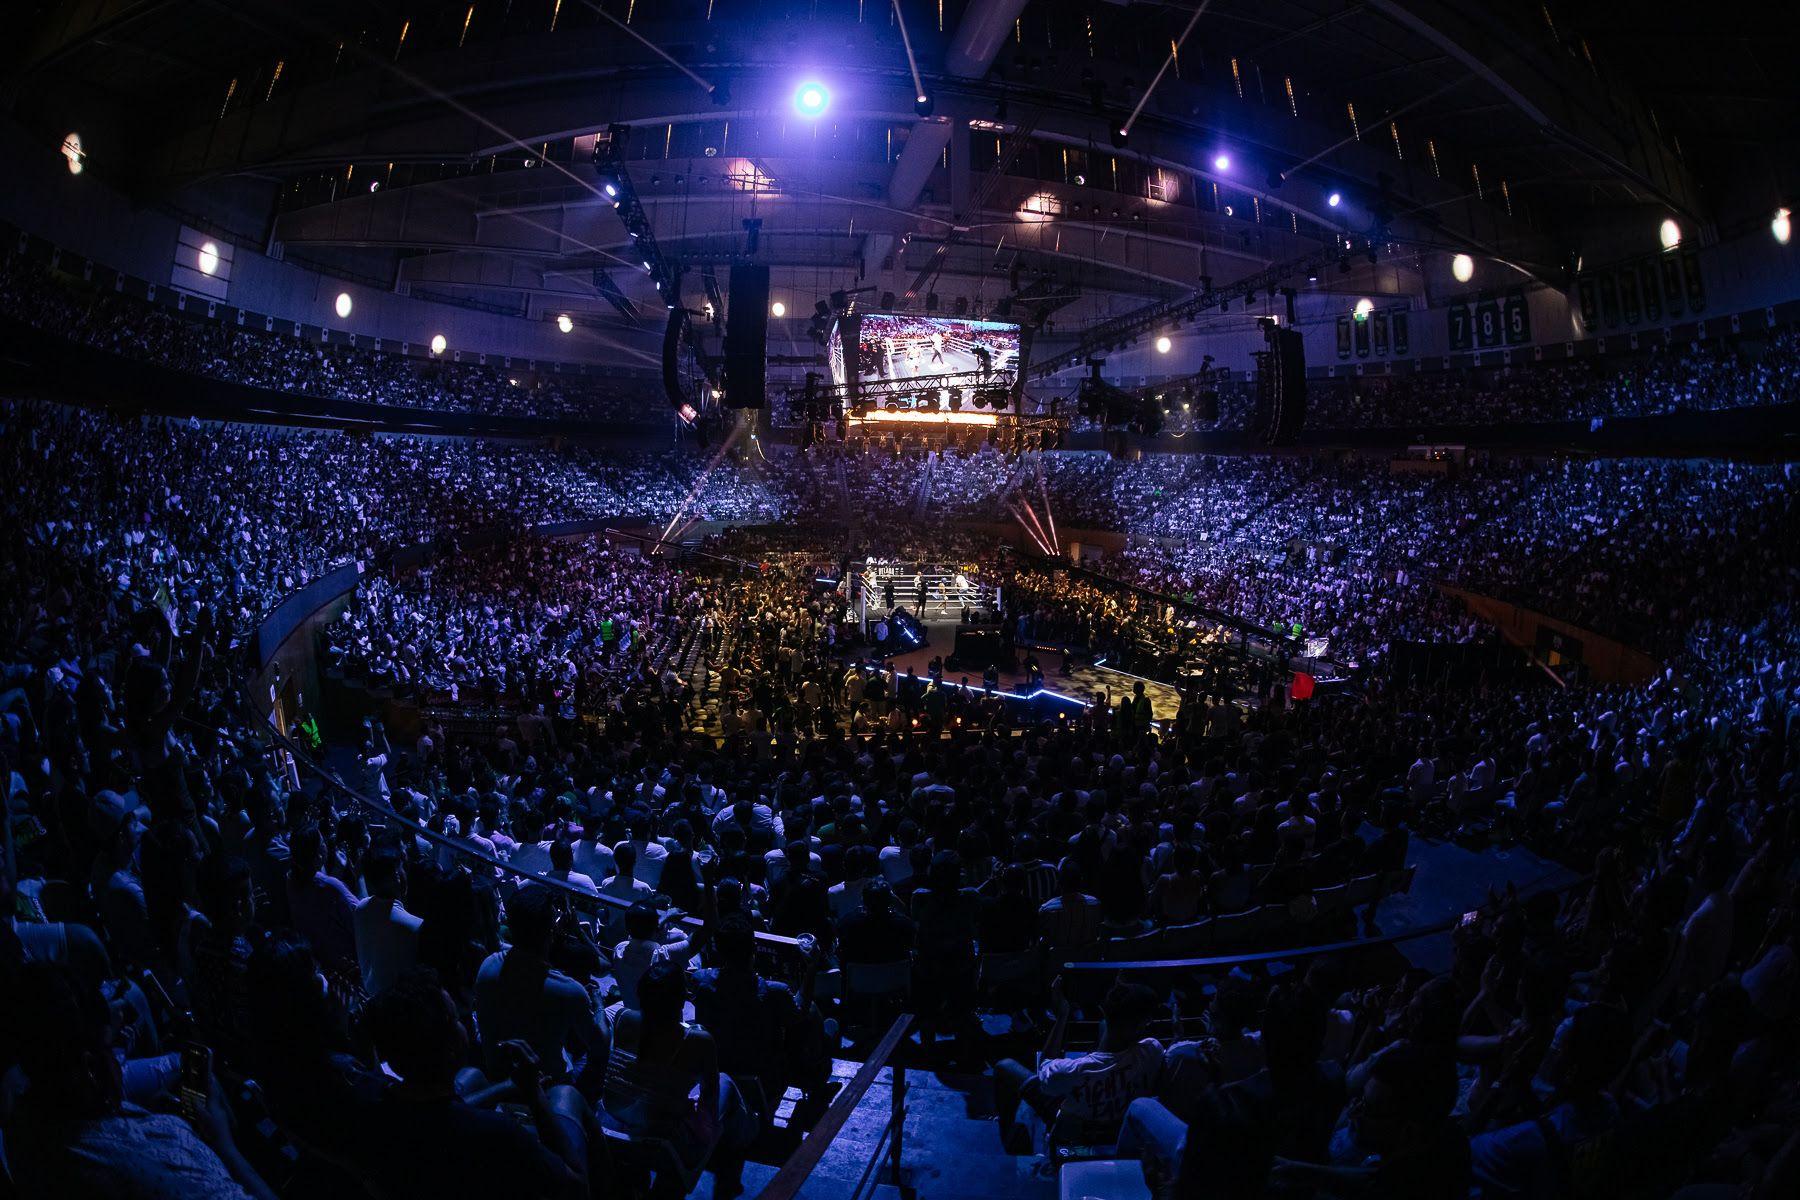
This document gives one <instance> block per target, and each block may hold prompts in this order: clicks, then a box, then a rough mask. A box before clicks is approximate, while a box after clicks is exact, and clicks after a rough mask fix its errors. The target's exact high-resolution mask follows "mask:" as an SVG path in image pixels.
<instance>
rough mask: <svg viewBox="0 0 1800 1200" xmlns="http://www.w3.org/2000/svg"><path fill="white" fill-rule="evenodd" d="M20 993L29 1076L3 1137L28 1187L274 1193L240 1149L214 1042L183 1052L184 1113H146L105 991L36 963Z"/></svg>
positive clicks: (73, 1191)
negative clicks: (117, 1040) (128, 1075)
mask: <svg viewBox="0 0 1800 1200" xmlns="http://www.w3.org/2000/svg"><path fill="white" fill-rule="evenodd" d="M11 999H12V1011H11V1013H10V1015H9V1020H11V1021H14V1022H16V1023H17V1027H18V1028H21V1029H29V1030H31V1031H32V1036H31V1037H29V1038H22V1039H20V1041H19V1060H20V1066H21V1067H22V1068H23V1069H24V1071H25V1074H26V1077H27V1078H28V1079H29V1081H30V1082H29V1086H28V1088H27V1090H26V1093H25V1096H24V1098H23V1101H22V1103H21V1105H20V1111H19V1116H18V1119H17V1120H16V1121H15V1122H14V1123H13V1124H12V1126H11V1127H10V1128H9V1129H8V1130H7V1139H6V1143H7V1145H6V1148H7V1157H8V1161H9V1163H10V1166H11V1169H12V1177H13V1183H14V1185H15V1186H16V1187H17V1188H18V1194H19V1195H20V1196H22V1197H26V1198H27V1200H37V1198H38V1197H44V1198H45V1200H48V1198H50V1197H58V1198H60V1197H67V1196H112V1197H120V1198H135V1197H173V1196H180V1197H183V1198H184V1200H245V1198H247V1197H248V1198H253V1200H275V1195H276V1194H275V1191H274V1189H273V1188H271V1187H270V1186H269V1185H268V1184H267V1183H266V1182H264V1180H263V1179H262V1177H261V1176H260V1175H259V1174H257V1172H256V1169H255V1168H254V1167H252V1166H251V1165H250V1163H249V1161H248V1160H246V1159H245V1157H244V1156H243V1154H242V1153H241V1152H240V1151H239V1149H238V1146H237V1141H236V1138H235V1136H234V1134H233V1130H232V1118H231V1110H230V1107H229V1106H228V1105H227V1104H226V1102H225V1098H224V1096H223V1095H222V1093H221V1090H220V1088H219V1084H218V1081H217V1080H216V1079H214V1078H213V1075H212V1061H211V1051H210V1050H208V1049H207V1048H206V1047H204V1046H201V1045H198V1044H194V1045H191V1046H189V1047H188V1048H187V1049H186V1050H185V1051H184V1053H183V1056H182V1071H181V1087H180V1093H181V1110H182V1112H181V1115H180V1116H175V1115H173V1114H167V1113H153V1112H148V1111H146V1110H145V1109H142V1108H140V1107H138V1106H137V1105H135V1104H132V1103H130V1102H129V1101H127V1100H126V1099H125V1088H124V1074H123V1071H122V1070H121V1064H120V1060H119V1057H118V1054H117V1052H116V1049H115V1047H114V1045H113V1042H114V1029H115V1022H114V1020H113V1014H112V1010H111V1009H110V1008H109V1007H108V1005H107V1003H106V998H105V997H104V996H103V995H101V993H100V991H99V990H98V989H97V988H93V987H89V986H87V985H85V984H83V983H82V982H81V981H80V980H78V979H77V978H76V977H75V975H74V974H73V973H72V972H70V971H69V969H68V968H67V967H63V966H60V965H57V964H54V963H47V962H34V963H28V964H26V965H25V967H24V968H23V970H22V971H21V972H20V974H19V978H18V979H17V981H16V983H15V986H14V987H13V989H12V991H11Z"/></svg>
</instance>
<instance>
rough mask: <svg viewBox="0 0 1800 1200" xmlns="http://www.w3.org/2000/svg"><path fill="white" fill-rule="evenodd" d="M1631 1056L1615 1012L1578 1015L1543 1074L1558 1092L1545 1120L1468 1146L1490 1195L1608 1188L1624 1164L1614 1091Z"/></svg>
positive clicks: (1593, 1009) (1492, 1133)
mask: <svg viewBox="0 0 1800 1200" xmlns="http://www.w3.org/2000/svg"><path fill="white" fill-rule="evenodd" d="M1630 1056H1631V1027H1630V1025H1629V1024H1628V1023H1627V1021H1626V1020H1625V1015H1624V1014H1623V1013H1622V1012H1620V1011H1618V1010H1617V1009H1613V1008H1609V1007H1606V1006H1604V1005H1599V1004H1589V1005H1585V1006H1583V1007H1582V1008H1579V1009H1577V1010H1576V1011H1575V1014H1574V1016H1573V1017H1571V1018H1570V1023H1569V1027H1568V1029H1567V1030H1566V1031H1565V1032H1564V1033H1563V1034H1562V1036H1561V1037H1560V1038H1559V1039H1558V1042H1557V1044H1556V1045H1555V1046H1554V1047H1553V1048H1552V1050H1551V1052H1550V1056H1549V1059H1548V1061H1547V1062H1546V1063H1545V1066H1544V1070H1543V1071H1542V1075H1543V1076H1544V1078H1545V1080H1546V1081H1547V1082H1549V1083H1550V1084H1551V1086H1552V1087H1553V1088H1554V1089H1555V1090H1554V1091H1553V1092H1552V1094H1551V1096H1550V1104H1549V1107H1548V1108H1547V1109H1546V1111H1545V1112H1544V1113H1543V1115H1542V1116H1537V1117H1533V1118H1531V1119H1530V1120H1526V1121H1519V1122H1517V1123H1515V1124H1512V1125H1507V1126H1505V1127H1503V1128H1499V1129H1491V1130H1489V1131H1487V1132H1486V1133H1482V1134H1479V1135H1477V1136H1476V1137H1475V1138H1474V1139H1473V1141H1472V1142H1471V1143H1470V1146H1469V1154H1470V1158H1471V1159H1472V1160H1473V1164H1474V1171H1475V1179H1476V1181H1477V1182H1478V1183H1479V1184H1480V1185H1481V1189H1482V1194H1483V1195H1484V1196H1494V1197H1524V1196H1532V1197H1547V1198H1550V1200H1556V1198H1559V1197H1565V1196H1585V1195H1593V1194H1596V1191H1597V1190H1604V1188H1605V1187H1606V1184H1607V1182H1608V1180H1610V1179H1613V1178H1616V1176H1617V1174H1618V1172H1619V1170H1620V1168H1621V1166H1622V1162H1621V1160H1620V1159H1619V1158H1618V1156H1617V1152H1616V1150H1615V1149H1614V1148H1613V1147H1612V1146H1611V1145H1610V1135H1611V1133H1612V1131H1613V1129H1614V1127H1615V1126H1617V1125H1618V1123H1619V1119H1620V1114H1619V1106H1618V1104H1617V1103H1616V1102H1615V1101H1614V1100H1613V1097H1612V1096H1611V1094H1610V1092H1609V1089H1610V1088H1611V1087H1612V1086H1613V1083H1614V1081H1615V1080H1616V1079H1617V1078H1618V1077H1619V1074H1620V1073H1621V1072H1622V1071H1623V1070H1624V1069H1625V1066H1626V1061H1627V1060H1628V1059H1629V1058H1630Z"/></svg>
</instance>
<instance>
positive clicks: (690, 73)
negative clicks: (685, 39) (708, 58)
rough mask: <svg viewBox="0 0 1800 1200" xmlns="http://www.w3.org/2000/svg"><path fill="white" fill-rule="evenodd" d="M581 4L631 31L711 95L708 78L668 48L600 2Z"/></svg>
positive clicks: (647, 46)
mask: <svg viewBox="0 0 1800 1200" xmlns="http://www.w3.org/2000/svg"><path fill="white" fill-rule="evenodd" d="M581 6H582V7H583V8H586V9H591V10H592V11H594V12H597V13H599V14H600V15H601V16H603V17H605V18H606V19H607V20H608V21H611V22H612V23H613V24H614V25H616V26H618V27H619V28H620V29H623V30H624V31H625V32H626V33H629V34H630V35H631V36H632V37H634V38H636V39H637V40H638V42H639V43H641V44H642V45H643V46H644V48H645V49H647V50H649V51H650V52H651V53H652V54H654V55H656V56H657V57H658V58H660V59H662V60H663V61H664V62H666V63H668V64H669V65H670V66H671V67H674V68H675V69H676V70H677V71H680V72H681V73H682V74H683V75H686V76H687V77H688V78H689V79H691V80H693V81H694V82H695V83H697V84H699V85H700V87H701V88H702V89H703V90H705V91H706V92H707V93H708V94H709V95H710V94H711V92H712V90H713V85H712V84H710V83H708V82H706V80H704V79H702V78H700V76H698V75H696V74H695V73H694V72H693V71H691V70H689V69H688V68H687V67H686V66H685V65H684V64H682V63H680V62H677V61H676V59H675V57H674V55H672V54H670V53H669V52H668V51H667V50H664V49H663V48H662V47H661V46H659V45H657V44H656V43H655V42H653V41H651V40H650V39H649V38H647V37H645V36H644V35H643V34H641V33H639V32H638V31H637V30H635V29H633V28H632V27H631V26H629V25H627V24H626V23H625V22H623V21H621V20H619V18H617V17H615V16H613V15H612V14H611V13H609V12H607V11H606V10H605V9H604V8H601V7H600V6H599V5H598V4H595V3H594V0H581Z"/></svg>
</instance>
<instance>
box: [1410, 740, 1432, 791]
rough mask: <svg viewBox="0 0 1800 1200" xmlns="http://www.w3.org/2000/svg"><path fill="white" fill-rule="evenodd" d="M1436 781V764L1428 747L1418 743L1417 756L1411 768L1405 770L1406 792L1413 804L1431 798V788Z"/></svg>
mask: <svg viewBox="0 0 1800 1200" xmlns="http://www.w3.org/2000/svg"><path fill="white" fill-rule="evenodd" d="M1436 783H1437V764H1436V763H1435V762H1433V761H1432V759H1431V750H1430V748H1429V747H1427V746H1424V745H1420V747H1419V757H1418V758H1417V759H1416V760H1414V762H1413V765H1412V768H1411V769H1410V770H1408V771H1407V772H1406V794H1407V797H1408V798H1409V799H1410V800H1411V801H1412V802H1413V803H1414V804H1424V803H1425V802H1426V801H1428V800H1430V799H1431V789H1432V788H1433V787H1434V786H1435V785H1436Z"/></svg>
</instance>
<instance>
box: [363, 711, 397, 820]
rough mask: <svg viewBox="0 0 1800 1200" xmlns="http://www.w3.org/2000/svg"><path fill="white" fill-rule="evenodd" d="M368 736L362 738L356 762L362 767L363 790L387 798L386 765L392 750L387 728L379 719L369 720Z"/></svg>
mask: <svg viewBox="0 0 1800 1200" xmlns="http://www.w3.org/2000/svg"><path fill="white" fill-rule="evenodd" d="M367 724H368V730H369V736H368V737H366V738H364V739H363V744H362V750H361V751H360V752H359V753H358V754H357V756H356V757H357V762H358V764H359V765H360V766H361V767H362V777H363V790H364V791H366V792H367V793H368V794H370V795H372V796H379V797H381V799H383V800H386V799H387V798H388V781H387V765H388V759H389V758H390V757H391V756H392V753H393V752H392V751H391V750H389V749H388V740H387V730H386V729H384V728H383V727H382V724H381V722H380V721H370V722H368V723H367Z"/></svg>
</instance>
